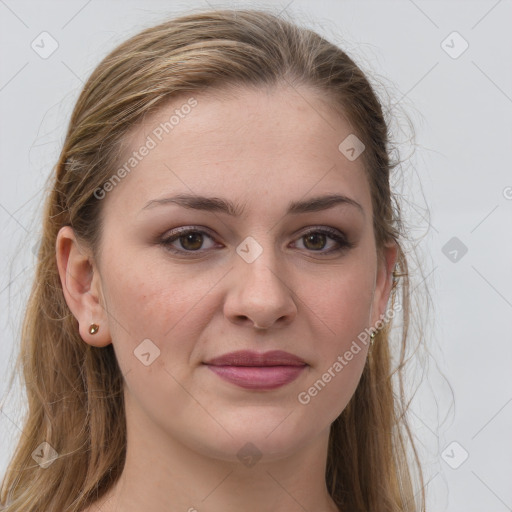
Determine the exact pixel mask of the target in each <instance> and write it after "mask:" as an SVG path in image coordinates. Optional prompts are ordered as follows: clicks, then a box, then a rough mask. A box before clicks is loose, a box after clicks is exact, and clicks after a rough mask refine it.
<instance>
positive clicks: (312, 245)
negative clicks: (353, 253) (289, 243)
mask: <svg viewBox="0 0 512 512" xmlns="http://www.w3.org/2000/svg"><path fill="white" fill-rule="evenodd" d="M329 238H330V239H331V240H333V241H334V242H335V244H334V247H331V248H330V249H328V250H327V251H324V250H323V249H324V248H325V246H326V242H327V240H328V239H329ZM299 240H303V245H304V246H305V248H306V249H309V250H311V251H313V252H320V253H321V254H330V253H333V252H340V251H343V250H345V249H349V248H351V247H353V246H354V244H353V243H351V242H349V241H348V240H347V239H346V237H345V235H344V234H343V233H342V232H341V231H338V230H337V229H333V228H328V227H324V228H315V229H311V230H309V231H307V232H306V233H304V234H303V235H302V236H301V237H300V239H299ZM336 244H337V247H336Z"/></svg>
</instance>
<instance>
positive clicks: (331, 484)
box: [0, 9, 425, 512]
mask: <svg viewBox="0 0 512 512" xmlns="http://www.w3.org/2000/svg"><path fill="white" fill-rule="evenodd" d="M279 85H283V86H288V87H293V88H296V87H300V86H304V87H307V88H309V89H310V90H312V91H315V92H317V93H319V97H321V98H322V99H324V101H325V102H326V103H328V104H329V105H330V106H331V107H332V108H334V109H335V110H336V111H337V112H340V113H341V114H342V115H344V116H345V117H346V118H347V119H348V120H349V122H350V125H351V128H352V129H353V131H354V133H355V134H357V137H358V138H359V139H360V140H361V141H362V142H363V143H364V145H365V151H364V152H363V153H362V155H361V158H362V159H363V160H362V161H363V165H364V169H365V173H366V175H367V178H368V183H369V186H370V191H371V196H372V207H373V228H374V233H375V241H376V247H377V251H378V254H379V255H382V249H383V246H384V244H386V243H388V242H395V243H396V244H397V246H398V261H397V265H396V274H395V276H396V277H397V280H396V282H395V284H396V288H395V292H396V291H398V293H399V295H400V299H401V303H402V308H401V312H402V313H401V320H402V322H401V326H400V329H399V341H398V346H399V350H398V351H395V352H393V351H392V350H391V348H390V339H391V332H390V330H391V322H388V323H386V324H385V326H384V328H383V329H381V330H380V331H379V332H378V334H377V336H376V339H375V343H374V344H373V345H372V346H371V347H370V349H369V354H368V357H367V359H366V363H365V366H364V369H363V372H362V376H361V379H360V382H359V384H358V386H357V389H356V391H355V393H354V395H353V396H352V398H351V400H350V402H349V403H348V405H347V407H346V408H345V409H344V410H343V412H342V413H341V414H340V415H339V417H338V418H337V419H336V420H335V421H334V422H333V423H332V425H331V428H330V438H329V447H328V454H327V467H326V474H325V479H326V485H327V489H328V491H329V493H330V494H331V496H332V498H333V500H334V501H335V503H336V504H337V505H338V507H339V508H340V509H341V510H347V511H348V510H350V511H353V512H356V511H357V512H363V511H365V512H368V511H373V512H376V511H378V512H396V511H418V510H422V511H423V510H425V504H424V502H425V496H424V491H423V476H422V471H421V466H420V462H419V457H418V454H417V451H416V449H415V443H414V439H413V437H414V436H413V435H412V433H411V430H410V428H409V426H408V423H407V420H406V412H407V409H408V403H407V402H406V400H405V395H404V380H403V379H404V376H403V371H404V364H405V362H406V352H407V339H408V333H409V322H410V314H411V311H410V309H411V308H410V286H409V271H408V263H407V258H406V252H405V251H404V248H403V247H404V246H403V243H402V242H403V237H404V233H403V231H404V230H403V220H402V219H401V212H400V207H399V204H398V201H397V199H396V197H395V195H393V193H392V192H391V188H390V173H391V171H392V169H393V168H394V167H395V166H396V165H397V164H396V163H393V162H391V157H390V153H391V151H390V149H389V145H390V141H389V140H388V139H389V138H390V137H389V135H388V134H389V127H388V124H387V122H386V120H385V117H384V115H383V110H382V106H381V103H380V101H379V99H378V97H377V95H376V93H375V91H374V89H373V88H372V86H371V85H370V82H369V80H368V78H367V77H366V75H365V73H363V71H362V70H361V69H360V68H359V67H358V66H357V65H356V64H355V62H354V61H353V60H352V59H351V58H350V57H349V56H348V55H347V54H346V53H345V52H344V51H343V50H341V49H340V48H339V47H337V46H336V45H334V44H332V43H330V42H329V41H327V40H326V39H324V38H323V37H321V36H320V35H318V34H317V33H315V32H314V31H312V30H310V29H308V28H303V27H299V26H298V25H296V24H295V23H292V22H290V21H287V20H285V19H283V18H282V17H280V16H277V15H274V14H272V13H270V12H266V11H262V10H250V9H247V10H210V11H202V12H194V13H190V14H188V15H185V16H182V17H179V18H175V19H171V20H168V21H166V22H164V23H161V24H159V25H157V26H154V27H151V28H147V29H145V30H143V31H142V32H140V33H138V34H136V35H135V36H133V37H131V38H130V39H128V40H127V41H125V42H124V43H122V44H120V45H119V46H118V47H117V48H115V49H114V50H113V51H112V52H111V53H110V54H108V55H107V56H106V57H105V58H104V59H103V60H102V62H101V63H100V64H99V65H98V66H97V68H96V69H95V70H94V71H93V73H92V75H91V76H90V78H89V79H88V81H87V83H86V84H85V85H84V87H83V90H82V91H81V94H80V96H79V98H78V100H77V103H76V105H75V107H74V110H73V113H72V116H71V120H70V123H69V126H68V129H67V134H66V137H65V140H64V144H63V147H62V151H61V153H60V156H59V159H58V161H57V164H56V166H55V168H54V170H55V172H54V173H52V176H50V178H49V181H48V187H49V190H48V195H47V198H46V202H45V207H44V219H43V232H42V239H41V243H40V247H39V252H38V257H37V267H36V275H35V279H34V283H33V285H32V289H31V293H30V297H29V300H28V304H27V307H26V311H25V316H24V320H23V323H22V326H21V346H20V353H19V356H18V360H17V362H16V368H15V371H17V372H19V373H20V374H21V373H22V374H23V384H24V388H25V390H26V393H27V402H28V411H27V414H26V417H25V418H24V425H23V429H22V430H23V435H22V436H21V437H20V439H19V441H18V444H17V447H16V449H15V451H14V454H13V456H12V459H11V460H10V463H9V466H8V468H7V472H6V475H5V477H4V480H3V482H2V487H1V492H0V506H3V507H4V509H3V510H6V511H8V512H36V511H41V510H45V511H47V512H62V511H64V510H65V511H71V512H78V511H80V510H83V509H84V508H86V507H88V506H90V505H91V504H92V503H93V502H94V501H96V500H98V499H100V498H101V497H102V496H104V495H105V494H106V492H107V491H108V490H109V489H110V488H111V487H112V486H113V484H114V483H115V482H116V480H117V479H118V477H119V476H120V474H121V472H122V470H123V466H124V460H125V454H126V424H125V410H124V401H123V377H122V374H121V371H120V368H119V366H118V364H117V361H116V357H115V353H114V351H113V347H112V345H109V346H107V347H103V348H98V347H94V346H91V345H89V344H87V343H84V341H83V340H82V339H81V337H80V335H79V332H78V322H77V320H76V319H75V317H74V316H73V315H72V314H71V312H70V310H69V308H68V306H67V303H66V301H65V298H64V294H63V291H62V285H61V281H60V278H59V273H58V269H57V263H56V257H55V242H56V237H57V234H58V232H59V230H60V228H61V227H62V226H71V227H72V228H73V230H74V232H75V233H76V235H77V236H78V238H79V240H81V241H83V242H84V243H86V244H87V245H88V246H89V247H90V248H91V249H92V251H93V254H97V253H98V251H99V250H100V240H101V228H102V224H101V211H102V210H101V205H102V204H103V203H102V201H99V200H98V199H97V198H96V196H95V194H94V192H95V190H97V189H98V187H101V186H102V185H103V184H104V183H105V182H106V181H108V179H109V178H110V177H111V174H112V169H115V168H117V166H118V165H119V155H120V148H121V147H122V144H123V142H124V143H126V140H127V138H128V135H129V133H131V130H132V129H133V128H136V127H137V124H138V123H140V122H141V121H142V119H143V117H144V116H146V115H148V114H150V113H152V112H154V111H157V110H158V109H159V108H161V107H162V106H163V105H164V104H165V103H167V102H169V101H171V100H173V99H175V98H176V97H178V96H180V95H183V94H191V93H194V92H196V93H197V94H199V93H200V92H202V91H206V90H208V89H211V90H219V91H222V90H225V89H226V88H231V87H233V88H235V89H236V88H238V87H240V88H243V87H255V88H261V87H267V86H279ZM393 298H394V296H393ZM395 356H396V357H397V361H398V362H397V365H396V367H395V366H394V364H393V357H395ZM43 441H46V442H47V443H49V444H50V445H51V446H52V447H53V448H54V449H55V450H56V451H57V453H58V457H57V458H56V459H55V460H54V461H53V463H51V465H49V466H48V467H46V468H45V469H42V468H41V467H40V466H39V465H38V464H37V463H35V462H34V459H33V458H32V453H33V452H34V450H35V449H36V447H38V446H39V445H40V444H41V443H42V442H43ZM418 483H419V485H418V487H419V488H420V491H419V492H418V493H417V494H415V484H418Z"/></svg>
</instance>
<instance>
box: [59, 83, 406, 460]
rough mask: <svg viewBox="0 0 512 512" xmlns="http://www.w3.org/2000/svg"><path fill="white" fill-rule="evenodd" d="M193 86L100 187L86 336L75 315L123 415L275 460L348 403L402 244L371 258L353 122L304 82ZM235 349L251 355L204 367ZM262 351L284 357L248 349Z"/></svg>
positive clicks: (222, 454)
mask: <svg viewBox="0 0 512 512" xmlns="http://www.w3.org/2000/svg"><path fill="white" fill-rule="evenodd" d="M191 96H193V98H195V100H196V101H197V103H196V104H195V105H194V102H193V101H189V102H188V105H192V108H185V107H183V105H185V104H187V100H189V99H190V97H183V98H180V99H179V100H177V99H175V100H173V102H172V104H169V105H167V106H166V107H164V108H162V109H161V110H160V111H158V112H157V113H156V114H153V115H152V116H151V117H146V118H145V120H144V123H143V124H140V125H139V126H138V127H137V129H136V130H135V131H134V132H133V133H132V134H131V137H130V139H129V140H128V141H127V142H128V143H129V149H128V151H127V152H126V154H125V155H124V156H125V159H124V160H122V162H121V165H120V166H119V167H120V168H121V166H122V165H123V164H124V163H128V165H127V166H126V168H127V169H130V171H129V172H126V173H121V174H122V175H123V174H126V175H125V176H124V177H122V179H121V180H120V182H116V183H115V185H112V186H111V187H106V189H108V191H106V192H105V193H104V194H103V193H102V192H98V197H102V199H99V200H101V201H103V203H102V219H103V232H102V239H101V251H100V253H99V255H98V257H97V258H96V259H95V262H94V277H93V281H92V285H91V289H90V291H91V293H92V295H94V294H95V293H97V295H98V302H99V303H101V304H102V306H103V307H102V308H97V310H96V313H95V314H96V315H99V318H100V320H101V321H102V322H103V325H101V327H100V332H99V333H98V334H97V335H95V336H98V337H97V338H94V337H93V336H91V335H89V334H88V333H87V327H88V325H89V323H90V321H91V320H96V319H97V318H98V316H94V315H93V314H91V312H90V311H86V309H87V307H86V306H85V305H84V304H85V303H84V302H83V301H82V303H81V304H82V305H81V306H77V303H79V302H80V299H76V301H75V302H76V303H75V306H74V309H75V312H76V313H75V314H76V316H77V318H79V322H80V332H81V334H82V337H83V338H84V340H85V341H86V342H88V343H91V344H105V345H106V344H108V343H110V342H111V343H112V344H113V346H114V350H115V354H116V357H117V359H118V362H119V365H120V368H121V371H122V372H123V374H124V379H125V394H126V409H127V417H128V418H129V420H128V421H134V422H139V424H140V425H142V424H143V425H144V426H145V427H144V428H151V429H154V430H155V431H159V432H164V433H165V435H166V436H168V437H169V438H170V439H174V440H177V441H179V442H180V443H181V444H182V445H185V446H187V447H190V448H192V449H193V450H195V451H196V452H200V453H202V454H207V455H209V456H213V457H217V458H221V459H226V460H228V459H233V460H235V457H236V453H237V452H238V450H239V449H240V448H241V447H242V446H244V445H245V444H246V443H247V442H251V443H253V444H254V445H255V446H256V447H257V448H258V449H259V450H260V451H261V452H262V453H263V455H264V456H267V457H270V458H272V457H282V456H285V455H287V454H289V453H292V452H294V451H296V450H298V449H300V448H301V447H303V446H306V445H307V444H308V443H310V442H312V440H314V439H315V438H318V436H320V435H321V434H325V432H326V431H328V428H329V426H330V424H331V423H332V421H334V420H335V419H336V417H337V416H338V415H339V414H340V413H341V412H342V410H343V409H344V408H345V406H346V404H347V403H348V401H349V400H350V398H351V397H352V395H353V393H354V391H355V388H356V386H357V384H358V381H359V378H360V375H361V372H362V370H363V366H364V364H365V359H366V356H367V350H368V345H365V344H363V343H360V342H358V347H359V350H358V351H357V350H356V349H354V341H356V342H357V341H358V335H359V334H360V333H361V332H363V331H364V329H365V328H368V327H370V326H372V325H374V324H375V322H376V321H377V320H378V318H379V316H380V315H381V314H382V313H383V312H384V311H385V308H386V303H387V298H388V295H389V287H390V284H391V279H390V276H391V271H392V267H393V265H394V262H395V259H396V251H395V250H394V248H393V247H389V248H388V249H386V250H385V251H384V253H383V254H384V258H382V259H379V258H378V257H377V250H376V246H375V240H374V232H373V227H372V206H371V196H370V188H369V185H368V181H367V178H366V175H365V172H364V169H363V162H362V158H358V159H356V160H354V161H350V160H348V159H347V158H346V157H345V156H344V155H343V154H342V153H341V152H340V150H339V149H338V146H339V145H340V143H341V142H342V141H343V140H344V139H345V138H346V137H347V136H348V135H349V134H351V133H352V132H353V130H352V129H351V127H350V125H349V124H348V123H347V121H346V120H344V119H342V118H340V117H339V116H337V115H335V114H334V112H333V110H332V109H331V108H329V107H328V106H327V105H325V104H324V103H322V101H320V99H319V98H318V96H317V95H315V93H314V92H313V91H311V90H308V89H305V88H302V89H300V94H298V93H297V92H295V91H294V90H290V89H284V88H276V89H271V90H264V89H261V90H257V91H256V90H238V91H237V92H236V94H232V95H227V94H220V93H217V94H216V95H215V94H212V93H210V94H208V95H206V94H194V95H191ZM305 99H306V100H307V101H305ZM176 110H178V112H177V113H176ZM173 114H176V115H175V118H176V119H178V118H179V121H177V122H176V119H173V120H172V121H171V122H172V123H173V126H172V129H170V128H169V125H165V124H164V125H163V126H167V130H168V133H167V132H166V131H165V129H163V128H162V124H161V123H165V122H169V119H170V118H171V116H172V115H173ZM159 127H160V129H158V128H159ZM148 137H149V138H148ZM150 139H151V141H150ZM160 139H161V140H160ZM143 146H146V147H147V148H149V149H148V151H145V150H141V148H142V147H143ZM153 146H154V147H153ZM134 151H136V152H137V154H138V156H135V157H134V156H133V152H134ZM143 153H144V155H143ZM130 157H132V158H136V159H137V163H136V164H135V165H132V164H134V161H132V162H131V164H130V163H129V158H130ZM113 183H114V182H113ZM335 195H336V196H339V197H338V198H337V199H336V200H332V201H331V202H325V201H312V200H313V199H318V198H324V197H326V196H331V199H332V197H334V196H335ZM176 196H182V199H181V200H178V199H172V198H176ZM184 196H191V197H189V198H188V199H185V198H183V197H184ZM192 196H196V197H203V198H210V199H211V198H215V199H216V201H207V200H204V199H203V200H198V199H193V198H192ZM226 205H230V207H229V208H228V207H226ZM66 293H67V292H66ZM66 297H67V298H68V295H66ZM70 301H71V302H72V301H73V299H71V298H70V299H69V300H68V303H69V302H70ZM102 314H104V315H105V316H104V319H102V317H101V315H102ZM96 323H100V322H99V321H98V322H96ZM98 340H101V341H98ZM351 347H352V350H351ZM236 351H251V352H252V356H251V354H245V355H244V354H242V355H239V356H238V357H235V358H234V359H233V358H231V359H229V358H228V360H227V361H220V362H218V363H219V364H216V362H215V361H213V360H214V359H215V358H219V357H221V356H224V355H226V354H229V353H232V352H236ZM270 351H282V352H286V353H288V355H287V356H284V355H283V354H282V353H281V354H277V355H276V354H274V355H276V357H275V358H274V359H272V357H270V356H269V357H267V358H265V356H262V358H261V359H257V358H256V359H255V358H254V353H256V354H259V355H261V354H264V353H267V352H270ZM347 351H348V352H352V357H350V356H346V353H347ZM251 357H252V358H251ZM283 357H284V359H283ZM340 358H341V359H340ZM337 362H338V365H336V363H337ZM207 363H211V364H207ZM241 364H242V365H243V364H252V365H255V366H253V367H252V368H247V367H245V368H244V367H242V366H238V365H241ZM269 365H274V366H273V367H272V366H269ZM340 365H341V366H342V369H341V370H340V369H339V368H340ZM326 375H327V376H326ZM329 377H330V378H329ZM319 381H321V383H319ZM315 383H316V387H315ZM312 388H314V389H313V390H312ZM315 390H316V392H315ZM130 418H131V420H130Z"/></svg>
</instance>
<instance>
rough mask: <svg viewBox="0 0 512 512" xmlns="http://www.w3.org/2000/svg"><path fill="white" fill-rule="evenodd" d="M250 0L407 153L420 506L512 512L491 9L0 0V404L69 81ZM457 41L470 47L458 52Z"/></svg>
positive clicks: (510, 377)
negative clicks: (360, 73)
mask: <svg viewBox="0 0 512 512" xmlns="http://www.w3.org/2000/svg"><path fill="white" fill-rule="evenodd" d="M255 5H258V6H274V8H275V9H276V12H279V11H281V10H283V11H284V10H286V13H287V14H289V15H291V16H294V17H295V18H296V19H297V21H299V22H301V23H303V24H308V25H309V26H310V27H311V28H313V29H314V30H317V31H318V32H320V33H322V34H323V35H324V36H326V37H327V38H329V39H330V40H332V41H333V42H335V43H337V44H339V45H340V46H342V47H343V48H344V49H345V50H347V52H348V53H349V54H350V55H351V56H352V57H353V58H354V59H356V61H357V62H358V63H359V64H360V65H361V66H362V67H363V69H364V70H365V71H367V72H369V73H370V75H371V76H372V77H374V78H373V80H374V81H375V82H377V83H379V84H381V86H382V87H383V88H384V89H381V91H382V94H383V98H384V100H385V101H387V102H388V106H393V110H392V112H393V113H394V114H395V117H394V119H395V121H396V122H395V123H394V126H393V127H392V129H393V130H394V133H395V136H396V139H397V140H398V141H399V142H400V150H401V151H402V156H403V157H404V158H407V160H406V162H405V163H404V165H403V166H402V167H403V177H401V178H400V180H399V181H398V182H397V186H398V191H399V192H400V194H402V195H403V199H404V209H405V213H406V215H407V220H408V223H409V226H410V228H411V233H412V236H413V239H414V241H415V247H416V253H417V257H418V262H419V269H421V272H420V271H419V269H417V271H415V274H414V275H415V279H416V282H417V286H418V289H417V291H420V290H421V293H420V294H419V300H420V302H421V304H423V301H422V299H424V298H426V297H427V295H426V293H427V291H426V290H424V287H425V285H426V287H427V289H428V293H430V296H431V306H430V307H429V308H427V307H426V306H423V309H424V310H425V312H424V313H425V315H427V313H428V316H425V318H426V321H425V323H426V327H425V328H426V335H427V341H428V345H429V350H430V353H431V356H430V357H428V358H424V359H423V360H421V361H420V362H419V363H418V364H417V366H416V368H415V369H414V371H412V372H411V383H414V382H418V381H420V380H421V385H420V387H419V390H418V393H417V395H416V397H415V399H414V401H413V405H412V407H413V410H412V414H411V422H412V424H413V428H414V431H415V433H416V437H417V439H418V445H419V451H420V455H421V457H422V460H423V461H424V467H425V482H426V484H427V486H426V491H427V496H428V504H429V505H430V506H429V510H436V511H450V512H457V511H462V510H463V511H465V512H476V511H479V512H484V511H485V512H491V511H496V512H502V511H507V510H512V486H511V485H510V482H511V476H512V471H511V470H512V436H511V432H512V371H511V370H512V364H511V363H512V344H511V343H510V341H511V329H510V327H509V319H510V316H511V313H512V287H511V284H512V259H511V257H510V256H511V254H512V251H511V248H512V247H511V246H512V236H511V235H512V229H511V227H512V223H511V221H512V173H511V169H510V157H511V147H512V144H511V132H512V129H511V123H510V117H511V114H512V68H511V65H510V63H511V62H512V45H511V42H512V32H511V31H510V24H511V21H512V5H511V2H510V1H507V0H501V1H495V0H493V1H464V2H458V1H443V2H441V1H425V0H423V1H420V0H416V1H412V0H397V1H391V2H390V1H379V2H370V1H359V2H355V1H339V0H338V1H315V2H313V1H303V0H291V1H290V0H287V1H285V2H266V3H258V4H255V3H254V2H223V3H219V2H214V1H212V0H209V1H208V2H206V1H193V2H187V3H185V2H173V1H166V2H163V1H160V2H159V1H146V2H142V1H140V0H139V1H122V2H121V1H112V0H111V1H101V2H100V1H99V0H90V1H85V0H83V1H69V0H68V1H60V2H59V1H45V2H35V1H31V2H27V1H14V0H0V25H1V31H0V34H1V35H0V37H1V45H0V52H1V69H0V119H1V124H0V129H1V137H0V144H1V150H0V158H1V164H0V173H1V176H0V180H1V186H0V227H1V234H2V236H1V238H0V251H1V253H0V258H1V260H0V264H1V267H2V273H1V276H0V321H1V329H0V333H1V338H0V339H1V343H0V375H1V379H0V395H3V394H4V392H5V389H6V386H7V377H8V372H9V370H10V369H11V367H12V363H13V357H14V355H15V350H16V343H17V339H18V332H19V322H20V320H21V318H22V311H23V305H24V301H25V300H26V298H27V295H28V292H29V289H30V285H31V280H32V278H33V270H34V255H33V247H34V246H35V245H36V243H37V239H38V231H39V229H40V228H39V223H40V220H39V218H40V217H39V216H40V206H41V201H42V197H43V196H42V188H43V186H44V181H45V179H46V177H47V176H48V174H49V173H50V172H51V169H52V167H53V165H54V164H55V162H56V160H57V157H58V154H59V151H60V148H61V145H62V142H63V138H64V130H65V128H66V126H67V123H68V120H69V116H70V113H71V109H72V107H73V105H74V102H75V100H76V98H77V95H78V93H79V90H80V88H81V86H82V85H83V82H84V81H85V80H86V78H87V77H88V76H89V74H90V73H91V71H92V70H93V69H94V67H95V66H96V65H97V64H98V63H99V61H100V59H101V58H102V57H103V56H104V55H106V53H107V52H108V51H110V50H111V49H112V48H113V47H114V46H116V45H117V44H118V43H120V42H121V41H124V40H125V39H126V38H128V37H129V36H130V35H131V34H134V33H136V32H138V31H139V30H141V29H143V28H145V27H147V26H150V25H152V24H155V23H158V22H160V21H163V19H164V18H165V17H166V16H172V15H174V14H178V13H181V12H184V11H186V10H187V9H189V8H207V7H208V6H212V7H237V6H255ZM43 31H46V32H48V33H49V34H50V35H51V37H52V38H53V39H54V40H55V41H57V43H58V48H57V50H56V51H55V52H54V53H53V54H52V55H50V56H49V57H48V58H42V57H41V56H40V55H39V54H38V53H36V51H34V49H32V47H31V44H32V42H33V41H35V43H34V44H39V45H40V46H42V43H40V40H41V38H42V37H48V36H40V34H41V32H43ZM454 31H456V32H458V33H459V34H460V37H459V36H457V35H455V36H454V35H451V34H452V33H453V32H454ZM38 41H39V43H38ZM45 41H46V43H45V48H46V49H49V48H51V47H50V43H51V41H50V39H46V40H45ZM443 41H445V42H444V43H443ZM464 41H466V42H467V44H468V45H469V46H468V48H467V49H466V51H464V52H463V53H461V54H460V55H459V53H460V52H461V50H463V49H464V46H465V43H464ZM40 51H41V50H40ZM450 53H451V55H450ZM385 91H387V92H385ZM407 118H409V119H410V120H411V121H412V123H413V125H414V130H415V134H416V137H415V141H411V140H409V139H410V135H411V132H410V130H409V127H408V124H407ZM454 237H455V240H452V238H454ZM464 248H466V249H467V252H466V253H465V254H464V250H465V249H464ZM454 251H456V252H454ZM427 309H428V310H427ZM412 334H413V338H414V336H415V332H414V331H413V333H412ZM420 378H421V379H420ZM452 391H453V395H452ZM21 403H22V402H21V399H20V397H19V390H18V391H17V394H16V395H12V396H10V397H9V399H8V400H7V401H6V402H5V404H4V405H3V408H2V410H1V412H0V432H1V435H0V474H3V472H4V470H5V467H6V464H7V460H8V458H9V456H10V454H11V453H12V450H13V449H14V440H15V439H16V438H17V436H18V435H20V431H19V425H21V418H22V414H23V407H22V406H21ZM452 443H455V444H452ZM466 453H467V454H468V457H467V459H466V460H465V461H464V462H462V461H463V459H464V457H465V456H466Z"/></svg>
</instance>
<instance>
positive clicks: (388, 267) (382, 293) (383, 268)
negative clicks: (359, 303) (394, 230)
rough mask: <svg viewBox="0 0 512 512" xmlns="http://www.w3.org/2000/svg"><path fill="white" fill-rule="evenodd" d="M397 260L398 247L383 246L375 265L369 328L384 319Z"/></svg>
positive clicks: (392, 243)
mask: <svg viewBox="0 0 512 512" xmlns="http://www.w3.org/2000/svg"><path fill="white" fill-rule="evenodd" d="M397 259H398V245H397V243H396V242H390V243H389V244H386V245H384V247H383V248H382V251H381V254H380V255H379V258H378V263H377V276H376V280H375V292H374V296H373V303H372V313H371V323H370V325H371V326H375V324H376V323H377V321H378V320H379V319H381V318H384V316H385V314H386V311H387V309H388V301H389V296H390V294H391V289H392V287H393V270H394V268H395V264H396V262H397Z"/></svg>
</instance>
